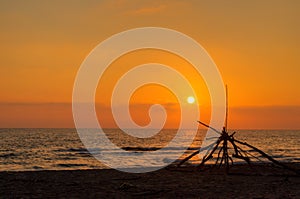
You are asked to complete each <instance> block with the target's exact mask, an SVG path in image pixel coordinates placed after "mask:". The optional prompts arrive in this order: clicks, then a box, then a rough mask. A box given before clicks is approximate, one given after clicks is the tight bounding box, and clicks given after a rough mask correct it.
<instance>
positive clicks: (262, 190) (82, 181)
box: [0, 163, 300, 198]
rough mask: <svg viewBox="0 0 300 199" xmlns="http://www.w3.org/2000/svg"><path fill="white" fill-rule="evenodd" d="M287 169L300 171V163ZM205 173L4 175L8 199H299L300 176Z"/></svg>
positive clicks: (257, 167) (267, 169) (242, 170)
mask: <svg viewBox="0 0 300 199" xmlns="http://www.w3.org/2000/svg"><path fill="white" fill-rule="evenodd" d="M287 165H288V166H290V167H292V168H294V169H298V170H299V169H300V163H289V164H287ZM211 167H212V166H211V165H207V166H206V167H205V168H204V170H199V169H197V168H196V167H194V166H186V167H180V168H176V167H168V168H164V169H161V170H158V171H154V172H151V173H124V172H120V171H117V170H113V169H87V170H41V171H1V172H0V182H1V190H0V196H2V197H4V198H32V197H34V198H42V197H48V198H49V197H50V198H51V197H53V198H61V197H66V198H70V197H72V198H74V197H75V198H86V197H93V198H95V197H98V198H99V197H101V198H103V197H105V198H116V197H121V198H122V197H130V198H140V197H143V198H157V197H159V198H169V197H172V198H174V197H175V198H178V197H179V198H181V197H185V198H186V197H187V198H199V197H200V198H297V197H299V196H300V189H299V188H300V176H299V175H296V174H295V173H293V172H291V171H287V170H283V169H279V168H277V167H272V166H271V165H270V164H253V165H252V167H253V168H252V169H251V168H249V166H248V165H233V166H232V167H231V169H230V173H229V174H225V171H224V169H223V168H220V169H219V168H215V169H211Z"/></svg>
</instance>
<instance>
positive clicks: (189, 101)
mask: <svg viewBox="0 0 300 199" xmlns="http://www.w3.org/2000/svg"><path fill="white" fill-rule="evenodd" d="M187 102H188V103H189V104H194V102H195V98H194V97H193V96H189V97H188V98H187Z"/></svg>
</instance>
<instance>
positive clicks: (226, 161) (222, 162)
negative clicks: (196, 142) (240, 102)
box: [178, 86, 300, 175]
mask: <svg viewBox="0 0 300 199" xmlns="http://www.w3.org/2000/svg"><path fill="white" fill-rule="evenodd" d="M227 98H228V93H227V86H226V118H225V126H224V127H223V130H222V132H220V131H218V130H217V129H215V128H213V127H211V126H209V125H207V124H205V123H203V122H201V121H198V123H199V124H201V125H203V126H205V127H207V128H210V129H211V130H213V131H215V132H216V133H218V134H219V135H220V137H219V138H218V140H217V141H216V143H213V144H212V146H208V148H211V150H209V151H208V153H207V154H206V155H205V156H204V157H203V159H202V161H201V163H200V165H199V166H200V167H202V166H204V164H205V163H206V162H207V161H209V160H210V159H212V158H213V155H214V154H215V153H217V154H218V155H217V159H216V162H215V165H216V166H219V167H221V166H225V167H226V172H227V173H228V171H229V167H230V165H233V159H232V158H237V159H241V160H244V161H245V162H247V163H248V164H249V165H250V167H251V160H250V158H251V157H252V158H256V159H258V160H261V159H260V158H258V157H256V156H255V155H253V154H251V153H250V152H249V151H247V150H245V149H243V148H242V146H243V147H244V148H245V147H247V148H250V149H251V150H252V151H254V152H257V153H259V154H260V155H261V156H262V157H264V158H266V159H267V160H269V161H270V162H272V163H273V164H275V165H277V166H279V167H281V168H284V169H287V170H291V171H293V172H295V173H297V174H298V175H300V172H299V170H296V169H293V168H290V167H288V166H287V165H285V164H283V163H281V162H279V161H277V160H275V159H274V158H272V157H271V156H270V155H268V154H266V153H265V152H263V151H262V150H260V149H258V148H256V147H254V146H252V145H250V144H248V143H246V142H241V141H239V140H237V139H235V138H234V134H235V133H236V132H233V133H232V134H229V133H228V131H227V117H228V103H227V101H228V99H227ZM230 145H231V147H232V148H231V149H233V150H232V151H233V154H232V155H231V156H230V155H229V148H230V147H229V146H230ZM199 152H200V149H199V150H197V151H195V152H193V153H192V154H191V155H189V156H187V157H186V158H184V159H183V160H182V161H180V162H179V164H178V166H180V165H182V164H183V163H185V162H186V161H188V160H190V159H191V158H192V157H194V156H195V155H197V154H199Z"/></svg>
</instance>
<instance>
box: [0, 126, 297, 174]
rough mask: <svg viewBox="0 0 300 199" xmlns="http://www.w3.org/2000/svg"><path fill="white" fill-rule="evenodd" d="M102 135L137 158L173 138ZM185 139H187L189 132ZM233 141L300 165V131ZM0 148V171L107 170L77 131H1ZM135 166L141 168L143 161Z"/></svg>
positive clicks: (258, 133) (169, 133)
mask: <svg viewBox="0 0 300 199" xmlns="http://www.w3.org/2000/svg"><path fill="white" fill-rule="evenodd" d="M105 132H106V134H107V137H109V138H110V139H111V140H113V141H114V143H116V144H117V145H118V146H120V147H122V148H124V149H126V150H131V151H135V152H136V153H137V154H143V153H147V152H148V151H149V150H157V149H159V148H161V147H164V146H165V145H166V144H167V143H168V142H169V141H170V140H171V139H172V138H173V137H174V135H175V134H176V131H175V130H163V131H162V132H160V133H159V134H158V135H156V136H154V137H153V138H149V139H147V140H146V141H144V140H143V139H136V140H132V139H130V138H129V136H126V134H125V135H124V134H123V133H122V132H121V131H120V130H118V129H107V130H106V131H105ZM205 132H206V130H199V132H198V134H197V136H196V138H195V139H194V142H193V144H192V145H191V146H190V147H189V148H188V150H187V151H186V153H185V154H184V155H183V156H182V157H181V158H184V157H186V156H187V155H189V154H191V153H192V152H194V151H195V150H197V149H198V148H199V146H200V145H201V142H202V139H203V136H204V134H205ZM186 136H189V133H188V132H187V134H186ZM235 138H236V139H239V140H241V141H246V142H247V143H249V144H251V145H254V146H255V147H257V148H259V149H261V150H263V151H264V152H266V153H267V154H269V155H271V156H272V157H274V158H276V159H277V160H279V161H283V162H300V145H299V143H300V130H237V133H236V134H235ZM179 144H180V143H179ZM183 144H184V143H183ZM0 146H1V147H0V171H24V170H62V169H103V168H108V167H107V166H105V165H104V164H102V163H101V162H99V161H98V160H96V159H95V158H94V157H93V156H92V155H91V154H90V153H89V152H88V151H87V150H86V149H85V147H84V146H83V144H82V142H81V140H80V139H79V136H78V134H77V132H76V129H0ZM178 150H179V148H178V149H177V148H176V147H173V148H169V149H167V151H166V152H167V153H168V154H177V153H178ZM100 151H101V149H100ZM111 155H112V156H113V155H114V151H111ZM257 156H258V155H257ZM258 157H259V156H258ZM161 160H163V161H166V162H168V161H172V159H166V157H161V158H160V159H159V160H157V161H161ZM115 161H118V160H117V159H116V160H115ZM190 163H192V164H197V163H199V159H197V157H195V158H193V159H192V160H191V161H190ZM138 164H139V165H141V166H142V165H143V159H141V160H140V162H139V163H138ZM155 166H157V165H156V162H155V161H154V162H153V167H155Z"/></svg>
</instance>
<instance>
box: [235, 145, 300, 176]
mask: <svg viewBox="0 0 300 199" xmlns="http://www.w3.org/2000/svg"><path fill="white" fill-rule="evenodd" d="M234 141H235V142H237V143H239V144H241V145H244V146H247V147H249V148H252V149H253V150H254V151H256V152H258V153H260V154H261V155H262V156H263V157H265V158H267V159H268V160H270V161H271V162H273V163H274V164H275V165H278V166H281V167H282V168H284V169H287V170H291V171H294V172H296V173H297V174H300V171H299V170H296V169H293V168H290V167H288V166H286V165H285V164H283V163H281V162H279V161H277V160H275V159H274V158H272V157H271V156H269V155H268V154H266V153H265V152H263V151H262V150H260V149H258V148H256V147H255V146H252V145H250V144H248V143H247V142H241V141H239V140H236V139H234Z"/></svg>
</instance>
